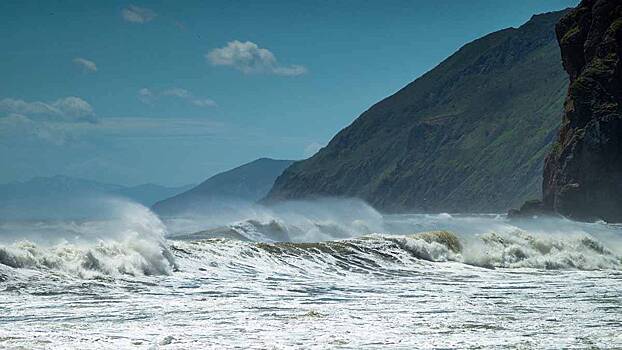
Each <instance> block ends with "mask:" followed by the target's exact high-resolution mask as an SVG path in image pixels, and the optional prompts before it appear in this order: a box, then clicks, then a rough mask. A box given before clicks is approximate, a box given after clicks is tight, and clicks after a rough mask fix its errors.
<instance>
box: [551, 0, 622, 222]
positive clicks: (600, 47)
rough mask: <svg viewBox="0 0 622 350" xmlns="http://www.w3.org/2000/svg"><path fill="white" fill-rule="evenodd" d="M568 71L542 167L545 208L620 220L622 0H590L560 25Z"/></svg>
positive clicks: (580, 217)
mask: <svg viewBox="0 0 622 350" xmlns="http://www.w3.org/2000/svg"><path fill="white" fill-rule="evenodd" d="M556 32H557V38H558V41H559V45H560V47H561V54H562V59H563V65H564V68H565V69H566V71H567V72H568V75H569V76H570V86H569V89H568V95H567V97H566V101H565V104H564V117H563V121H562V126H561V128H560V132H559V136H558V138H557V141H556V142H555V144H554V146H553V148H552V150H551V153H550V154H549V155H548V156H547V158H546V161H545V168H544V180H543V181H544V182H543V201H544V207H545V208H546V209H548V210H553V211H555V212H558V213H560V214H562V215H564V216H567V217H569V218H573V219H577V220H594V219H603V220H606V221H609V222H621V221H622V67H621V65H622V62H621V61H620V55H621V50H622V1H620V0H598V1H594V0H589V1H588V0H584V1H582V2H581V3H580V4H579V6H578V7H577V8H576V9H574V10H572V11H571V12H570V13H568V14H567V15H566V16H564V17H563V18H562V19H561V20H560V21H559V23H558V24H557V27H556Z"/></svg>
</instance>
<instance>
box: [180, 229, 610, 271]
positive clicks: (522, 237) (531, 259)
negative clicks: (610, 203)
mask: <svg viewBox="0 0 622 350" xmlns="http://www.w3.org/2000/svg"><path fill="white" fill-rule="evenodd" d="M171 245H172V249H173V251H174V252H175V253H176V254H179V257H182V258H186V259H193V258H194V259H197V260H196V261H197V262H198V263H199V264H201V261H207V262H212V261H215V260H220V261H221V263H220V264H218V265H219V266H229V267H231V268H232V269H235V268H237V267H239V265H240V264H242V265H245V266H268V267H267V269H268V270H270V271H277V270H278V269H279V268H281V267H283V266H285V267H291V266H305V268H304V269H302V270H306V269H318V270H319V271H325V270H326V269H329V270H330V269H339V270H348V271H352V270H360V269H362V270H365V271H367V272H368V271H370V270H374V269H379V270H378V272H381V271H384V272H386V271H387V270H400V271H402V270H403V269H408V268H417V266H419V265H420V264H421V262H435V263H437V262H456V263H461V264H466V265H471V266H477V267H483V268H535V269H549V270H558V269H578V270H598V269H614V270H620V269H622V257H621V256H619V255H617V254H616V253H614V252H613V251H611V250H610V249H608V248H607V247H606V246H605V245H604V244H603V243H602V242H600V241H598V240H597V239H595V238H594V237H592V236H589V235H573V236H566V237H558V236H545V235H534V234H530V233H527V232H525V231H520V230H516V231H513V232H509V233H494V232H490V233H486V234H482V235H476V236H459V235H456V234H454V233H452V232H448V231H431V232H423V233H417V234H413V235H386V234H371V235H366V236H362V237H359V238H354V239H344V240H334V241H324V242H247V241H246V242H245V241H235V240H231V239H226V238H221V239H216V238H211V239H207V240H199V241H189V242H188V241H176V242H173V243H171ZM223 257H228V258H229V259H230V260H227V258H225V259H224V260H223ZM253 259H255V260H253ZM261 261H263V262H264V263H261ZM301 272H302V271H301ZM304 272H305V273H308V272H309V271H308V270H307V271H304Z"/></svg>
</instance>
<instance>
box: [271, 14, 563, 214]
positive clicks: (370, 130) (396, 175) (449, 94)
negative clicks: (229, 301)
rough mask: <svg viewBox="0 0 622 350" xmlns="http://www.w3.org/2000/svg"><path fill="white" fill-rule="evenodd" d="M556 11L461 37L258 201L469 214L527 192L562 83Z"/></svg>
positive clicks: (535, 193) (530, 193)
mask: <svg viewBox="0 0 622 350" xmlns="http://www.w3.org/2000/svg"><path fill="white" fill-rule="evenodd" d="M562 14H563V12H553V13H547V14H543V15H537V16H534V17H533V18H532V19H531V20H530V21H529V22H527V23H526V24H524V25H523V26H521V27H520V28H509V29H505V30H501V31H498V32H495V33H492V34H490V35H487V36H485V37H483V38H481V39H478V40H475V41H473V42H471V43H469V44H467V45H465V46H464V47H462V48H461V49H460V50H458V51H457V52H456V53H455V54H453V55H452V56H450V57H449V58H448V59H446V60H445V61H443V62H442V63H441V64H439V65H438V66H437V67H436V68H434V69H433V70H431V71H430V72H428V73H426V74H425V75H423V76H422V77H420V78H418V79H417V80H415V81H414V82H412V83H410V84H409V85H407V86H406V87H404V88H403V89H401V90H400V91H398V92H397V93H395V94H394V95H392V96H390V97H388V98H386V99H384V100H383V101H380V102H379V103H377V104H375V105H374V106H372V107H371V108H370V109H369V110H367V111H366V112H364V113H363V114H362V115H361V116H360V117H359V118H357V119H356V120H355V121H354V122H353V123H352V124H351V125H350V126H348V127H347V128H345V129H343V130H342V131H340V132H339V133H338V134H337V135H336V136H335V137H334V138H333V139H332V140H331V141H330V143H329V144H328V145H327V146H326V147H324V148H323V149H321V150H320V151H319V152H318V153H317V154H315V155H314V156H313V157H311V158H310V159H307V160H303V161H300V162H296V163H294V164H293V165H292V166H290V167H289V168H288V169H286V170H285V172H284V173H283V174H282V175H281V176H280V177H279V178H278V179H277V181H276V183H275V185H274V187H273V188H272V190H271V191H270V193H269V194H268V196H267V198H266V200H267V201H275V200H285V199H302V198H313V197H321V196H343V197H358V198H361V199H364V200H366V201H367V202H369V203H370V204H372V205H373V206H375V207H376V208H379V209H381V210H384V211H391V212H396V211H407V210H408V211H432V212H438V211H460V212H481V211H502V210H506V209H508V208H510V207H513V206H516V205H518V204H520V203H522V202H523V201H524V200H526V199H530V198H536V197H539V196H540V195H539V194H540V191H541V182H542V165H543V159H544V156H545V154H546V153H547V152H548V150H549V147H550V145H551V143H552V141H553V139H554V138H555V135H556V133H557V127H558V125H559V122H560V120H561V113H562V107H563V100H564V96H565V93H566V90H567V86H568V82H567V81H568V79H567V77H566V74H565V73H564V71H563V69H562V66H561V59H560V53H559V47H558V45H557V42H556V40H555V32H554V26H555V23H556V22H557V21H558V20H559V18H560V17H561V16H562Z"/></svg>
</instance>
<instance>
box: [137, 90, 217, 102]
mask: <svg viewBox="0 0 622 350" xmlns="http://www.w3.org/2000/svg"><path fill="white" fill-rule="evenodd" d="M160 97H175V98H178V99H181V100H184V101H186V102H188V103H191V104H193V105H195V106H197V107H216V106H218V105H217V104H216V102H215V101H214V100H212V99H209V98H199V97H196V96H194V94H193V93H192V92H190V91H188V90H186V89H182V88H178V87H174V88H170V89H167V90H164V91H162V92H160V93H155V92H153V91H152V90H150V89H148V88H142V89H140V90H138V99H139V100H140V101H141V102H143V103H146V104H150V103H152V102H153V101H155V100H157V99H158V98H160Z"/></svg>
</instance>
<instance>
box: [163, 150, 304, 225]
mask: <svg viewBox="0 0 622 350" xmlns="http://www.w3.org/2000/svg"><path fill="white" fill-rule="evenodd" d="M292 163H293V161H292V160H276V159H270V158H260V159H257V160H254V161H252V162H250V163H246V164H244V165H242V166H239V167H237V168H235V169H231V170H228V171H225V172H223V173H220V174H217V175H214V176H212V177H210V178H209V179H207V180H205V181H204V182H203V183H201V184H200V185H198V186H196V187H194V188H192V189H190V190H188V191H186V192H184V193H181V194H179V195H177V196H174V197H172V198H168V199H165V200H163V201H160V202H158V203H156V204H155V205H154V206H153V210H154V211H155V212H156V213H158V214H161V215H173V214H177V213H183V212H188V211H193V210H195V209H197V208H199V207H200V206H201V205H206V204H214V203H215V202H218V201H222V200H228V201H232V200H233V201H245V202H255V201H257V200H259V199H260V198H262V197H264V196H265V195H266V194H267V193H268V191H269V190H270V188H271V187H272V185H273V184H274V180H275V179H276V178H277V177H278V176H279V175H281V173H282V172H283V170H284V169H285V168H287V167H288V166H290V165H291V164H292Z"/></svg>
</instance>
